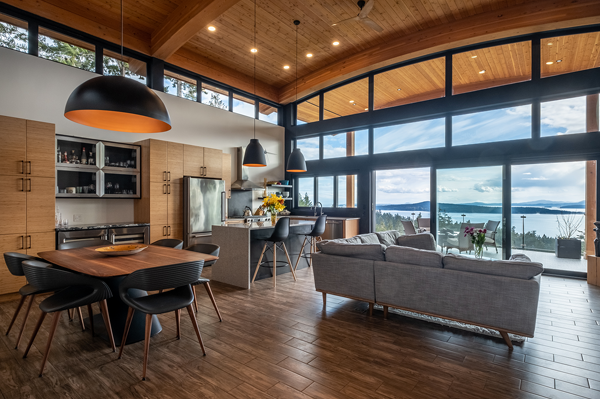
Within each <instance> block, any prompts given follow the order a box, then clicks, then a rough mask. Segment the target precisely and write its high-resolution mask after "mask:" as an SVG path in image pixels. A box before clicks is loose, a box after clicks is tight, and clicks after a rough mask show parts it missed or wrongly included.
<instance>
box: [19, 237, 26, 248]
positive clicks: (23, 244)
mask: <svg viewBox="0 0 600 399" xmlns="http://www.w3.org/2000/svg"><path fill="white" fill-rule="evenodd" d="M20 249H25V236H21V248H20Z"/></svg>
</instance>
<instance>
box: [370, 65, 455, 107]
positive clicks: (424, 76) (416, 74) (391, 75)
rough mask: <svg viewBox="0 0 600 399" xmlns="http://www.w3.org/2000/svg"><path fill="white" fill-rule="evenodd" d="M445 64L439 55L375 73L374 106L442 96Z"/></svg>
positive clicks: (394, 104) (399, 103)
mask: <svg viewBox="0 0 600 399" xmlns="http://www.w3.org/2000/svg"><path fill="white" fill-rule="evenodd" d="M445 65H446V59H445V58H444V57H440V58H436V59H434V60H429V61H423V62H419V63H416V64H411V65H407V66H404V67H400V68H396V69H392V70H391V71H387V72H383V73H379V74H377V75H375V88H374V100H373V102H374V104H373V107H374V109H383V108H389V107H395V106H398V105H404V104H410V103H414V102H418V101H425V100H431V99H434V98H440V97H444V95H445Z"/></svg>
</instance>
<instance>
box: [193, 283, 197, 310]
mask: <svg viewBox="0 0 600 399" xmlns="http://www.w3.org/2000/svg"><path fill="white" fill-rule="evenodd" d="M192 294H194V309H196V313H198V297H197V296H196V286H195V285H192Z"/></svg>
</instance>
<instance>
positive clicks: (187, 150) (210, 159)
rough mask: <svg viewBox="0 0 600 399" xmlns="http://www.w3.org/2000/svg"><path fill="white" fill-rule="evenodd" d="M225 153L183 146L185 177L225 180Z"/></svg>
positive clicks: (211, 149)
mask: <svg viewBox="0 0 600 399" xmlns="http://www.w3.org/2000/svg"><path fill="white" fill-rule="evenodd" d="M222 156H223V151H221V150H215V149H214V148H206V147H197V146H194V145H187V144H186V145H184V146H183V160H184V164H183V174H184V175H185V176H194V177H209V178H212V179H222V178H223V164H222V162H223V161H222Z"/></svg>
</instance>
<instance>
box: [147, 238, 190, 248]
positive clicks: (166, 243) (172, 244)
mask: <svg viewBox="0 0 600 399" xmlns="http://www.w3.org/2000/svg"><path fill="white" fill-rule="evenodd" d="M150 245H158V246H159V247H169V248H175V249H183V241H181V240H178V239H176V238H163V239H162V240H158V241H154V242H153V243H152V244H150Z"/></svg>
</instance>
